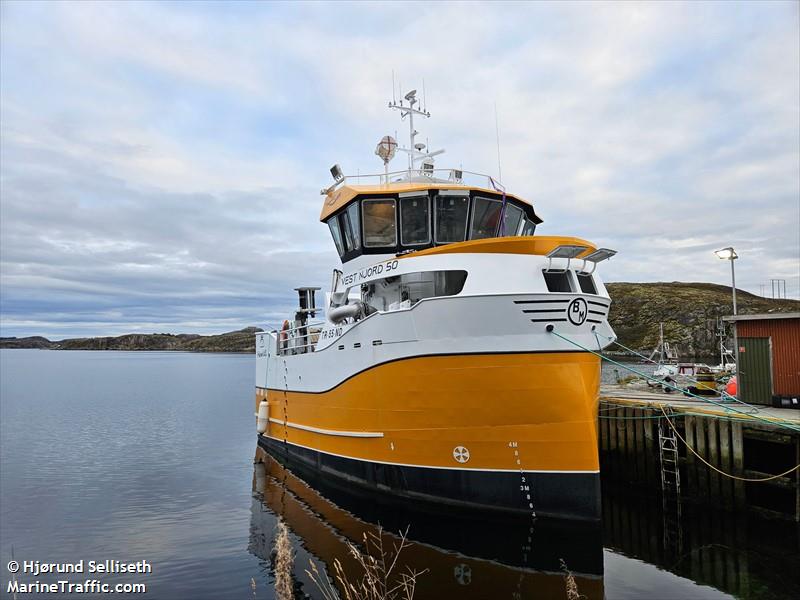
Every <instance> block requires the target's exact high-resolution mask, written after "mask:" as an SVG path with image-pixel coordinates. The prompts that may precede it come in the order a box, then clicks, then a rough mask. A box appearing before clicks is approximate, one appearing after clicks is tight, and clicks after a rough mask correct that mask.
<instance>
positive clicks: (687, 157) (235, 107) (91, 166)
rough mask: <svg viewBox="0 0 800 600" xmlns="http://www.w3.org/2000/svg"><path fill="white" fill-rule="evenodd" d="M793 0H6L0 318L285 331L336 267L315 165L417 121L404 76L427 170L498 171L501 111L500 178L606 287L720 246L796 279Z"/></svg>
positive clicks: (757, 283)
mask: <svg viewBox="0 0 800 600" xmlns="http://www.w3.org/2000/svg"><path fill="white" fill-rule="evenodd" d="M798 6H799V4H798V3H797V2H753V3H746V2H726V3H722V2H709V3H702V2H689V3H678V2H654V3H635V2H620V3H608V4H607V3H578V2H565V3H545V2H538V3H513V4H503V3H499V2H491V3H468V4H462V3H431V2H424V3H417V4H400V3H383V2H381V3H374V4H369V3H337V4H334V3H307V4H303V3H292V4H281V3H257V2H248V3H240V4H234V3H225V4H218V3H191V2H175V3H139V2H116V3H107V4H106V3H101V2H84V3H70V2H53V3H46V2H39V3H32V2H10V1H3V2H2V3H0V334H1V335H3V336H24V335H44V336H47V337H49V338H51V339H62V338H66V337H75V336H86V335H118V334H123V333H131V332H141V333H150V332H173V333H179V332H197V333H219V332H223V331H230V330H233V329H239V328H241V327H245V326H250V325H257V326H262V327H265V326H274V325H275V324H276V323H280V322H282V321H283V319H284V318H287V317H288V316H289V314H290V313H291V312H292V309H294V307H295V306H296V295H295V292H294V291H293V288H295V287H298V286H301V285H319V286H322V287H327V286H328V285H329V282H330V276H331V270H332V269H333V268H334V267H336V266H338V258H337V256H336V254H335V251H334V248H333V243H332V242H331V240H330V237H329V233H328V230H327V227H326V226H325V225H324V224H321V223H319V221H318V218H319V211H320V209H321V206H322V197H321V196H320V194H319V190H320V189H321V188H322V187H327V186H328V185H329V184H330V183H332V182H331V179H330V174H329V171H328V169H329V168H330V166H331V165H332V164H334V163H339V164H340V165H342V168H343V170H344V171H345V173H347V174H355V173H374V172H380V171H381V170H382V164H381V162H380V160H379V159H378V158H377V157H376V156H375V155H374V154H373V152H374V148H375V144H376V143H377V141H378V140H379V139H380V137H381V136H383V135H385V134H394V132H395V131H398V130H399V131H400V132H402V131H404V129H403V127H404V125H405V124H404V123H401V122H400V121H399V119H398V117H397V115H396V113H393V112H392V111H390V110H388V108H387V103H388V101H389V100H391V97H392V73H393V72H394V74H395V80H396V82H397V85H398V86H400V85H402V88H403V90H404V91H407V90H408V89H409V88H412V87H413V88H417V89H420V90H421V88H422V85H423V82H424V86H425V95H426V103H427V108H428V110H429V111H430V112H431V114H432V117H431V118H430V119H428V120H425V121H424V122H422V123H419V124H418V126H417V129H418V130H419V131H420V132H421V136H420V138H421V139H422V140H423V141H424V140H429V143H430V146H431V147H436V148H439V147H444V148H446V150H447V152H446V154H445V155H443V156H440V157H437V167H440V168H443V167H449V166H460V165H463V168H464V169H468V170H473V171H480V172H488V173H490V174H496V172H497V170H498V169H497V164H498V152H497V135H496V134H497V131H496V129H495V118H494V116H495V113H494V110H495V108H494V107H495V106H496V107H497V123H498V130H499V141H500V158H501V169H502V180H503V183H504V184H505V185H506V187H507V188H508V189H509V191H511V192H513V193H515V194H517V195H520V196H522V197H524V198H527V199H529V200H531V201H532V202H533V203H534V206H535V207H536V211H537V213H538V214H539V215H540V216H541V217H542V218H543V219H544V223H543V224H542V225H540V226H539V229H538V230H537V232H538V233H540V234H543V235H574V236H578V237H582V238H585V239H588V240H591V241H592V242H594V243H596V244H599V245H602V246H606V247H610V248H614V249H616V250H618V251H619V254H618V255H617V256H615V257H614V258H613V259H611V260H610V261H608V262H606V263H603V264H602V271H601V275H602V276H603V278H604V279H605V280H606V281H708V282H715V283H720V284H725V285H729V284H730V269H729V264H728V263H727V262H726V261H721V260H719V259H717V258H716V256H715V255H714V253H713V251H714V250H715V249H718V248H721V247H725V246H731V245H732V246H734V247H735V248H736V251H737V253H738V254H739V256H740V258H739V260H737V261H736V277H737V287H739V288H742V289H745V290H747V291H750V292H753V293H756V294H758V293H760V292H761V289H762V286H763V285H764V284H766V293H767V295H770V294H771V292H770V286H769V281H770V279H785V280H786V290H787V294H788V296H789V297H790V298H800V40H799V35H800V34H799V33H798V32H800V10H798ZM401 135H402V134H401ZM401 141H403V138H402V137H401ZM396 160H397V161H400V162H402V159H399V158H398V159H396ZM393 166H397V165H393ZM400 168H402V165H400Z"/></svg>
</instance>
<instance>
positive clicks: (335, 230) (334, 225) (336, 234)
mask: <svg viewBox="0 0 800 600" xmlns="http://www.w3.org/2000/svg"><path fill="white" fill-rule="evenodd" d="M328 227H329V228H330V230H331V236H332V237H333V243H334V244H336V251H337V252H338V253H339V256H341V255H342V254H344V244H342V231H341V229H339V218H338V217H335V216H334V217H331V218H330V219H328Z"/></svg>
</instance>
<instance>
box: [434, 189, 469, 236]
mask: <svg viewBox="0 0 800 600" xmlns="http://www.w3.org/2000/svg"><path fill="white" fill-rule="evenodd" d="M468 216H469V198H468V197H467V196H445V195H439V196H436V220H435V225H434V233H435V236H436V243H437V244H449V243H451V242H463V241H464V240H465V239H466V235H467V217H468Z"/></svg>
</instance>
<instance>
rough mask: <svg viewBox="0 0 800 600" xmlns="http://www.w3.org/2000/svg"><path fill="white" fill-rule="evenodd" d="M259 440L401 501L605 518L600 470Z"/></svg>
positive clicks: (306, 466)
mask: <svg viewBox="0 0 800 600" xmlns="http://www.w3.org/2000/svg"><path fill="white" fill-rule="evenodd" d="M258 444H259V446H260V447H261V448H263V449H264V450H265V451H266V452H268V453H269V454H270V455H271V456H272V457H273V458H275V459H276V460H278V461H279V462H280V463H281V464H283V465H284V466H286V467H288V468H289V469H293V470H296V471H297V472H298V473H302V474H307V475H310V476H324V477H328V476H330V477H335V478H337V479H338V480H339V485H344V486H351V485H356V486H359V487H361V488H363V489H364V490H365V491H367V492H369V493H376V494H380V495H388V496H391V497H393V499H394V500H396V501H401V502H402V501H407V502H426V503H431V504H443V505H450V506H453V507H458V508H463V509H468V510H478V511H498V512H512V513H530V514H534V515H536V516H537V517H554V518H566V519H580V520H590V521H595V520H599V519H600V475H599V474H598V473H533V472H526V471H522V472H517V473H512V472H493V471H480V470H464V469H431V468H426V467H407V466H402V465H392V464H383V463H374V462H369V461H366V460H357V459H352V458H344V457H341V456H333V455H331V454H325V453H324V452H320V451H318V450H314V449H311V448H303V447H300V446H293V445H291V444H288V443H284V442H282V441H280V440H276V439H274V438H269V437H266V436H263V435H260V436H259V437H258ZM523 477H524V478H525V479H526V480H527V482H529V483H528V487H529V488H530V489H531V490H532V492H533V493H532V494H530V496H531V497H530V499H528V498H527V495H528V494H523V493H521V490H520V486H521V483H520V482H521V481H522V478H523ZM331 483H333V485H334V486H335V485H336V483H335V482H331ZM531 504H533V506H534V507H535V509H533V508H531Z"/></svg>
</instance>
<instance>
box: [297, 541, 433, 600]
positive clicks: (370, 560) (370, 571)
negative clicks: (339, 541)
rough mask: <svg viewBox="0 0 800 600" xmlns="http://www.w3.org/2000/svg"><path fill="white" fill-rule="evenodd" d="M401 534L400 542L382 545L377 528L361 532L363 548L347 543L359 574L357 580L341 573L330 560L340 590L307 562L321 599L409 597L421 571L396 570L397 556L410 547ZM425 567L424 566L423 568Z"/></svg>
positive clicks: (393, 599)
mask: <svg viewBox="0 0 800 600" xmlns="http://www.w3.org/2000/svg"><path fill="white" fill-rule="evenodd" d="M407 533H408V530H406V532H405V533H401V534H400V542H399V543H395V544H393V545H392V548H391V549H389V548H385V547H384V544H383V529H382V528H380V527H379V528H378V531H377V533H373V532H369V533H365V534H364V538H363V540H364V550H363V551H362V550H359V548H357V547H356V546H355V545H354V544H352V543H350V542H347V548H348V550H349V552H350V554H351V555H352V557H353V558H354V559H355V561H356V562H357V563H358V565H359V566H360V568H361V570H362V571H363V574H362V576H361V578H360V579H359V580H357V581H354V580H352V579H351V575H348V574H347V573H345V571H344V568H343V567H342V563H341V562H339V559H338V558H337V559H335V560H334V563H333V564H334V570H335V572H336V573H335V579H336V582H337V583H338V586H337V587H338V588H339V590H341V594H343V595H341V594H340V592H339V591H338V590H337V589H336V587H334V584H333V583H332V582H331V581H330V580H329V579H328V577H327V576H326V575H325V574H323V573H321V572H320V571H319V570H318V569H317V565H316V564H314V561H309V563H310V564H311V570H310V571H309V570H306V573H307V574H308V576H309V577H311V580H312V581H313V582H314V583H315V584H316V585H317V587H318V588H319V590H320V591H321V592H322V595H323V597H324V598H325V600H412V599H413V598H414V591H415V589H416V585H417V577H419V576H420V575H422V574H423V573H425V571H419V572H417V571H414V570H412V569H410V568H409V569H408V570H407V571H405V572H402V573H397V572H396V571H395V569H396V567H397V559H398V557H399V556H400V553H401V552H402V551H403V549H404V548H407V547H408V546H410V544H409V543H408V542H406V535H407ZM426 570H427V569H426Z"/></svg>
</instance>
